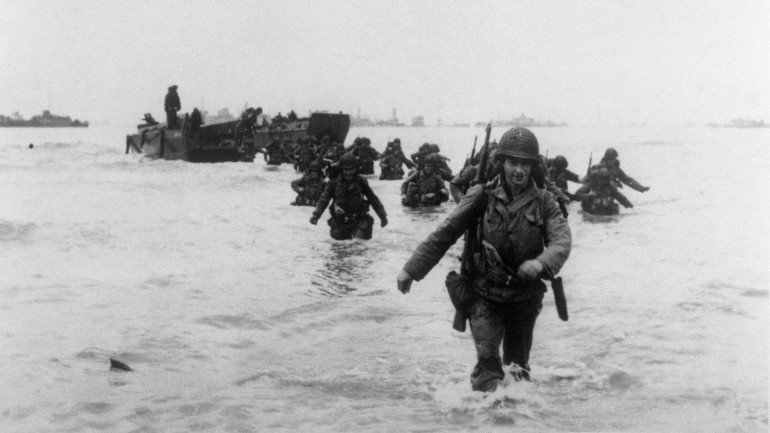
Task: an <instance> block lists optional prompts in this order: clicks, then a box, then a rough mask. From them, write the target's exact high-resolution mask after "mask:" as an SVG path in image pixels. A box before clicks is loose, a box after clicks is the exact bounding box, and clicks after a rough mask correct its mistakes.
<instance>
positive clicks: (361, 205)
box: [310, 154, 388, 240]
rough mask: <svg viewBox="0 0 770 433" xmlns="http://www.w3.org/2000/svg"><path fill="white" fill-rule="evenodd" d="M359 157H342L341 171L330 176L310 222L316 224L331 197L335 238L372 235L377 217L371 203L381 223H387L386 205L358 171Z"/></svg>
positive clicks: (330, 222)
mask: <svg viewBox="0 0 770 433" xmlns="http://www.w3.org/2000/svg"><path fill="white" fill-rule="evenodd" d="M358 167H359V165H358V159H357V158H356V157H355V156H353V155H351V154H345V155H343V156H342V158H340V161H339V169H340V171H341V173H339V174H338V175H337V177H335V178H332V179H330V180H329V183H328V184H327V185H326V189H324V192H323V194H322V195H321V198H320V199H319V200H318V205H317V206H316V208H315V211H314V212H313V216H312V217H310V223H311V224H317V223H318V219H319V218H321V214H323V213H324V211H325V210H326V208H327V206H329V202H330V201H331V206H330V212H331V214H332V217H331V218H330V219H329V227H331V229H330V231H329V234H330V235H331V237H332V238H333V239H336V240H345V239H353V238H356V239H371V238H372V226H373V225H374V218H372V217H371V216H370V215H369V206H370V205H371V206H372V208H374V212H375V213H377V216H378V217H380V225H381V226H382V227H385V226H386V225H387V224H388V217H387V215H386V214H385V207H383V206H382V203H381V202H380V199H379V198H377V196H376V195H375V194H374V191H372V188H371V187H370V186H369V183H368V182H367V181H366V179H364V178H363V177H362V176H361V175H359V174H358Z"/></svg>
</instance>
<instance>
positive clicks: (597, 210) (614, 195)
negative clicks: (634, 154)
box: [574, 166, 634, 215]
mask: <svg viewBox="0 0 770 433" xmlns="http://www.w3.org/2000/svg"><path fill="white" fill-rule="evenodd" d="M600 167H601V166H600ZM574 195H575V198H576V199H578V200H580V204H581V207H582V208H583V211H584V212H588V213H590V214H594V215H616V214H617V213H618V212H619V210H620V208H619V207H618V204H617V203H616V202H615V200H617V201H618V203H620V204H622V205H623V207H626V208H631V207H634V205H633V204H631V202H630V201H629V200H628V199H627V198H626V196H625V195H623V194H622V193H621V192H620V191H618V189H617V188H616V187H615V186H614V185H613V184H612V175H611V173H610V172H609V171H608V170H607V169H605V168H603V167H602V168H599V169H597V170H596V171H595V172H594V173H593V174H592V175H591V177H590V179H588V180H587V182H586V184H585V185H583V186H582V187H581V188H580V189H578V190H577V191H575V194H574Z"/></svg>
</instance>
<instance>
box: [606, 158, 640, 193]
mask: <svg viewBox="0 0 770 433" xmlns="http://www.w3.org/2000/svg"><path fill="white" fill-rule="evenodd" d="M600 164H601V165H603V166H604V167H605V168H606V169H607V171H609V172H610V175H611V176H612V183H613V184H615V186H617V187H619V188H622V187H623V185H622V184H623V183H625V184H626V185H628V186H630V187H631V188H633V189H635V190H637V191H639V192H646V191H648V190H649V189H650V187H649V186H642V184H640V183H639V182H637V181H636V180H634V178H632V177H630V176H628V175H627V174H626V173H624V172H623V170H621V169H620V160H619V159H618V151H617V150H615V149H613V148H611V147H610V148H609V149H607V150H606V151H605V152H604V158H602V160H601V162H600ZM621 182H622V183H621Z"/></svg>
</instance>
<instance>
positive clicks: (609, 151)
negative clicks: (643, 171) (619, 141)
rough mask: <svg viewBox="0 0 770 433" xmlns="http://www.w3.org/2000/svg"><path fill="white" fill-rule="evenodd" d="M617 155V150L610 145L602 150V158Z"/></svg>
mask: <svg viewBox="0 0 770 433" xmlns="http://www.w3.org/2000/svg"><path fill="white" fill-rule="evenodd" d="M617 157H618V151H617V150H615V149H613V148H611V147H610V148H609V149H607V150H606V151H605V152H604V159H617Z"/></svg>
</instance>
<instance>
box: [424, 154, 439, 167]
mask: <svg viewBox="0 0 770 433" xmlns="http://www.w3.org/2000/svg"><path fill="white" fill-rule="evenodd" d="M440 159H441V157H440V156H438V154H436V153H431V154H429V155H428V156H426V157H425V159H423V163H424V164H425V166H431V167H436V166H437V165H438V163H439V160H440Z"/></svg>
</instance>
